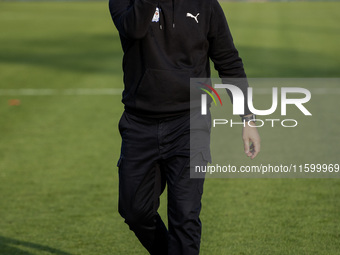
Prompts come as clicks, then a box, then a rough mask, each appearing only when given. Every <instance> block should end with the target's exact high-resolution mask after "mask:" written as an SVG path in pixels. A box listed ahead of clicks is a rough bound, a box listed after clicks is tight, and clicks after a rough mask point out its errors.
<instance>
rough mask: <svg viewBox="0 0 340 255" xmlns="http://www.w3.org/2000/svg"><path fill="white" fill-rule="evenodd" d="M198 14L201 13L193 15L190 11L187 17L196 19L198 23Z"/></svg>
mask: <svg viewBox="0 0 340 255" xmlns="http://www.w3.org/2000/svg"><path fill="white" fill-rule="evenodd" d="M198 15H200V14H199V13H197V14H196V16H194V15H192V14H191V13H189V12H188V13H187V17H189V18H193V19H195V20H196V22H197V23H198V19H197V18H198Z"/></svg>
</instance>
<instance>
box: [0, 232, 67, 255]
mask: <svg viewBox="0 0 340 255" xmlns="http://www.w3.org/2000/svg"><path fill="white" fill-rule="evenodd" d="M21 247H22V248H29V249H32V250H37V251H42V252H45V253H48V254H57V255H72V254H70V253H68V252H64V251H61V250H58V249H55V248H52V247H48V246H44V245H40V244H35V243H30V242H25V241H19V240H16V239H12V238H7V237H3V236H0V254H3V255H32V253H31V252H28V251H24V250H23V249H22V248H21Z"/></svg>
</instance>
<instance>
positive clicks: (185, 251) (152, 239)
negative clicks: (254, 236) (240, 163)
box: [109, 0, 260, 255]
mask: <svg viewBox="0 0 340 255" xmlns="http://www.w3.org/2000/svg"><path fill="white" fill-rule="evenodd" d="M109 8H110V12H111V16H112V19H113V22H114V24H115V26H116V27H117V29H118V31H119V35H120V39H121V43H122V48H123V51H124V59H123V71H124V84H125V89H124V92H123V100H122V102H123V103H124V104H125V111H124V113H123V115H122V117H121V119H120V122H119V131H120V133H121V136H122V148H121V156H120V159H119V161H118V167H119V212H120V214H121V215H122V217H123V218H124V219H125V222H126V223H127V224H128V225H129V227H130V229H131V230H132V231H134V233H135V234H136V236H137V237H138V239H139V240H140V242H141V243H142V244H143V246H144V247H145V248H146V249H147V250H148V251H149V253H150V254H157V255H165V254H169V255H181V254H182V255H192V254H199V248H200V238H201V222H200V219H199V213H200V210H201V196H202V192H203V181H204V179H202V178H197V179H194V178H190V157H191V161H192V162H195V163H199V164H200V165H206V164H207V162H208V161H211V159H210V149H209V134H210V119H209V116H210V115H209V114H207V115H206V116H202V115H201V114H199V112H198V113H197V112H196V113H195V112H194V113H193V114H191V116H190V102H189V101H190V94H189V91H190V77H192V78H198V77H210V65H209V58H210V59H211V60H212V61H213V62H214V64H215V68H216V69H217V70H218V72H219V75H220V77H222V78H229V77H230V78H245V77H246V75H245V72H244V69H243V64H242V60H241V59H240V58H239V56H238V52H237V50H236V48H235V46H234V44H233V40H232V37H231V34H230V31H229V28H228V25H227V21H226V19H225V16H224V13H223V11H222V9H221V7H220V5H219V3H218V2H217V0H110V2H109ZM239 87H240V88H241V89H242V91H243V92H244V94H245V95H247V92H246V90H247V85H244V84H240V85H239ZM250 114H251V112H250V111H249V109H248V107H246V108H245V116H242V117H248V116H250ZM190 118H191V119H192V118H194V119H195V120H196V121H195V123H201V124H202V125H201V126H198V127H196V128H194V132H192V135H193V133H194V135H193V137H195V136H196V137H197V139H194V142H195V141H197V140H200V141H201V142H200V144H199V145H198V146H192V147H191V150H193V148H194V150H196V151H195V152H194V153H191V156H190ZM251 118H252V116H251ZM200 134H205V136H204V137H205V138H204V139H203V140H202V139H201V137H202V136H200ZM243 140H244V148H245V153H246V154H247V156H249V157H251V158H254V157H255V156H256V155H257V153H258V152H259V151H260V139H259V135H258V133H257V130H256V128H251V127H249V126H248V125H246V127H244V128H243ZM192 141H193V140H192ZM250 143H252V145H251V146H249V144H250ZM165 183H166V185H167V186H168V229H167V228H166V227H165V224H164V223H163V221H162V219H161V218H160V216H159V214H158V213H157V209H158V207H159V196H160V195H161V193H162V191H163V189H164V187H165Z"/></svg>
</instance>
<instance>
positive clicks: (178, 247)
mask: <svg viewBox="0 0 340 255" xmlns="http://www.w3.org/2000/svg"><path fill="white" fill-rule="evenodd" d="M196 158H197V159H195V160H198V161H199V162H200V163H199V164H201V165H202V164H206V163H207V162H206V161H205V160H204V159H203V158H202V155H201V154H197V155H196ZM167 175H168V178H167V180H168V225H169V226H168V228H169V243H168V246H169V250H168V251H169V253H168V254H169V255H197V254H199V250H200V240H201V228H202V226H201V221H200V218H199V214H200V211H201V198H202V193H203V183H204V179H202V178H200V179H198V178H197V179H190V167H189V158H188V157H174V158H172V159H170V160H168V162H167Z"/></svg>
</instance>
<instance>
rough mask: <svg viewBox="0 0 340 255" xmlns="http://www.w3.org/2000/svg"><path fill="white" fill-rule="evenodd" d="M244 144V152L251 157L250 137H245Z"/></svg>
mask: <svg viewBox="0 0 340 255" xmlns="http://www.w3.org/2000/svg"><path fill="white" fill-rule="evenodd" d="M243 144H244V153H245V154H246V155H247V156H248V157H249V153H250V148H249V139H247V138H243Z"/></svg>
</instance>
